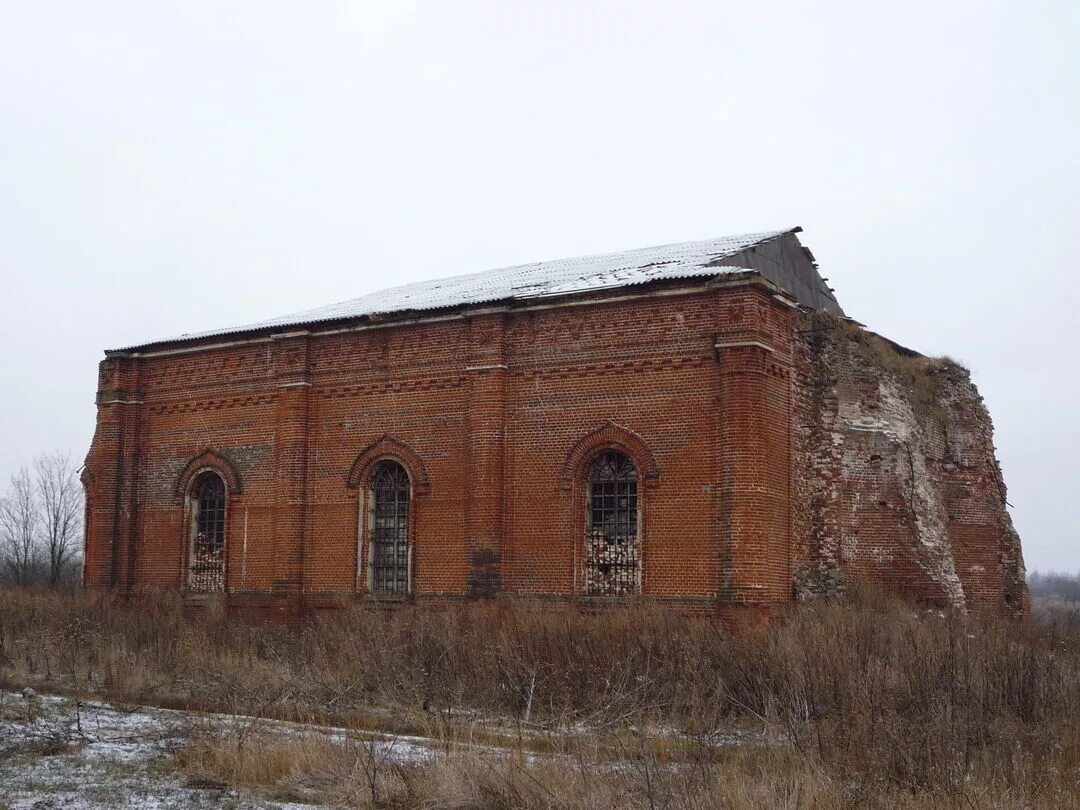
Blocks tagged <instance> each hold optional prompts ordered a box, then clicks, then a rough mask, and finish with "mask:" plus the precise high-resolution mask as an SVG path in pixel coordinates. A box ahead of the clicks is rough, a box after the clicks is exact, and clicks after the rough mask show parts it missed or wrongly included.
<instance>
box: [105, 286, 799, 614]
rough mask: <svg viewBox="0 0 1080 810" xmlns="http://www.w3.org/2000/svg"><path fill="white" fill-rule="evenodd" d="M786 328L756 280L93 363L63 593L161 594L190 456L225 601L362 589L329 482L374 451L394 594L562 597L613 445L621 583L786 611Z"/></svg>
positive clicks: (360, 512) (175, 575)
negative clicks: (394, 512) (224, 474)
mask: <svg viewBox="0 0 1080 810" xmlns="http://www.w3.org/2000/svg"><path fill="white" fill-rule="evenodd" d="M792 323H793V315H792V310H791V308H790V307H789V306H788V305H787V304H786V303H785V302H783V301H781V300H779V299H776V298H774V296H773V293H772V291H770V290H769V289H767V288H764V287H763V286H761V285H756V284H750V285H747V284H742V285H737V286H732V287H720V288H708V287H703V286H698V287H697V288H692V289H690V288H676V289H667V290H661V291H659V292H658V293H656V294H649V295H640V294H639V295H631V296H624V297H622V298H621V299H620V300H616V301H611V302H608V303H596V302H590V303H588V305H584V304H578V305H575V306H548V307H535V308H529V309H523V310H517V311H514V310H511V311H500V312H491V313H487V314H475V315H472V316H467V317H453V318H446V319H437V318H434V319H430V320H428V321H421V322H413V323H404V324H396V325H387V326H384V327H381V328H371V327H369V328H364V329H354V330H349V331H344V330H341V331H337V332H333V333H322V334H320V333H319V332H317V331H316V332H314V333H311V334H308V333H306V332H302V331H301V332H300V333H297V334H292V335H284V336H274V337H273V338H260V339H258V340H257V341H254V342H239V341H237V342H236V343H237V345H228V346H224V347H219V348H214V347H213V346H205V347H200V350H198V351H190V350H188V351H180V352H176V353H168V352H166V353H159V354H154V353H152V352H151V353H150V355H149V356H123V355H119V356H113V357H110V358H108V359H107V360H105V361H104V362H103V363H102V383H101V385H100V386H99V388H100V389H101V393H100V394H99V398H100V400H101V404H100V406H99V420H98V430H97V433H96V435H95V439H94V443H93V446H92V449H91V452H90V455H89V457H88V471H89V472H88V497H89V512H90V515H91V519H90V528H89V531H88V539H87V556H88V562H87V575H86V576H87V582H88V584H91V585H116V586H124V587H129V588H132V589H143V588H163V589H182V588H183V587H184V582H185V568H186V562H185V561H186V559H187V554H188V549H187V543H188V536H187V535H188V529H187V527H188V525H189V521H190V515H189V513H188V511H187V509H188V507H187V506H186V499H185V494H184V492H183V491H182V485H181V483H180V482H181V480H182V479H183V477H184V475H185V470H189V471H191V470H193V469H195V468H198V467H199V466H200V465H201V464H204V463H205V464H207V465H209V466H214V464H215V460H214V459H213V458H209V459H201V460H200V455H201V454H203V453H205V452H207V451H211V452H213V453H216V454H218V456H219V458H218V462H220V463H218V464H217V466H219V467H220V466H228V467H229V468H230V469H229V472H230V474H231V475H234V476H235V481H236V483H235V484H234V485H232V486H230V487H229V489H230V492H229V501H228V526H227V561H228V562H227V582H228V589H229V591H230V592H232V593H233V594H235V595H237V596H239V595H241V594H245V593H246V594H258V595H262V596H264V597H267V598H269V597H274V598H276V599H279V600H282V601H283V602H289V603H292V602H295V601H297V596H298V595H299V594H300V593H303V594H304V596H305V597H306V598H308V599H309V600H319V599H322V598H340V597H342V596H351V595H353V594H356V593H357V592H363V590H364V589H365V586H366V582H367V572H366V565H367V559H366V553H361V554H360V555H359V559H358V544H357V536H358V528H359V527H360V525H361V523H362V522H363V521H364V520H366V515H367V509H366V505H364V504H362V501H363V500H364V497H365V496H364V492H365V488H364V482H363V481H362V480H360V479H361V478H362V476H363V475H364V471H363V469H358V470H357V471H356V472H355V476H357V478H356V480H353V481H350V475H351V474H352V473H353V472H354V467H358V468H363V467H364V465H365V464H366V463H367V462H366V461H365V459H367V460H368V461H370V460H372V459H374V458H376V457H380V456H381V455H389V456H393V457H396V458H399V459H400V460H401V461H402V462H403V463H404V464H405V466H406V468H407V469H409V471H410V474H411V476H412V478H413V483H414V489H415V492H414V499H413V509H412V530H413V541H414V552H413V553H414V557H413V567H412V573H413V589H414V591H415V593H416V594H417V595H418V596H424V597H439V596H454V597H460V596H466V595H473V596H490V595H493V594H495V593H499V592H508V593H516V594H526V595H572V594H578V593H580V592H581V590H582V576H581V573H582V565H583V554H584V521H585V488H584V485H583V476H584V472H585V466H586V465H587V462H588V461H589V460H590V459H591V457H592V455H593V454H594V453H595V452H598V451H599V450H600V449H602V448H604V447H616V448H619V449H622V450H623V451H625V452H626V453H627V454H628V455H629V456H630V457H631V458H632V459H633V460H634V462H635V464H636V465H637V467H638V470H639V475H640V476H641V481H640V483H639V492H640V512H641V525H642V541H641V542H642V560H643V562H642V567H643V577H642V589H643V591H644V593H646V594H648V595H652V596H656V597H663V598H669V599H672V600H676V601H683V602H686V601H689V602H690V603H694V602H696V603H697V604H700V605H708V606H715V605H716V604H717V603H718V602H721V603H728V602H730V603H735V604H743V603H750V604H756V603H768V602H783V601H786V600H787V599H789V597H790V579H791V578H790V573H791V572H790V565H791V562H790V559H789V555H788V547H789V545H790V522H791V521H790V514H791V509H790V495H791V492H790V489H791V464H790V451H791V448H790V438H791V436H790V420H791V418H792V417H791V407H790V390H791V380H790V365H791V329H792ZM223 342H227V340H226V339H223ZM718 343H719V344H720V345H721V348H716V346H717V344H718ZM181 348H183V347H181ZM110 392H112V393H110ZM365 451H367V453H366V454H365ZM358 459H359V461H358ZM418 467H422V475H423V477H424V482H425V483H424V486H422V487H415V484H416V483H417V477H418V475H419V474H420V473H421V470H419V469H417V468H418Z"/></svg>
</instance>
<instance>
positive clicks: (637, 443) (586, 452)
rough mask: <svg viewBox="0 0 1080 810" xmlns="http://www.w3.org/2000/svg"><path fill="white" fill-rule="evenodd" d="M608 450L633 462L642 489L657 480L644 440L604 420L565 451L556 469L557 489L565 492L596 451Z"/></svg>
mask: <svg viewBox="0 0 1080 810" xmlns="http://www.w3.org/2000/svg"><path fill="white" fill-rule="evenodd" d="M609 449H611V450H619V451H621V452H623V453H625V454H626V455H627V456H628V457H629V458H630V460H631V461H633V462H634V466H635V467H637V470H638V475H639V476H640V477H641V479H642V480H643V481H644V483H645V486H646V488H648V489H652V488H653V487H655V486H656V484H657V483H659V481H660V467H659V465H657V463H656V456H654V455H653V452H652V450H650V449H649V446H648V445H647V444H645V440H644V439H642V438H641V437H640V436H638V435H637V434H636V433H634V432H633V431H631V430H627V429H626V428H624V427H623V426H622V425H617V424H615V423H614V422H611V421H608V422H605V423H604V424H602V425H601V426H600V427H598V428H597V429H596V430H594V431H592V432H591V433H588V434H586V435H585V436H582V437H581V438H580V439H579V440H578V441H577V443H576V444H575V445H574V446H573V448H572V449H571V450H570V452H569V454H567V456H566V461H564V462H563V466H562V470H561V471H560V472H559V489H561V490H563V491H569V490H570V489H571V488H572V487H573V485H574V481H575V479H577V478H578V477H579V476H580V475H581V471H582V469H583V468H584V466H585V465H586V464H587V463H588V462H590V461H592V459H593V457H595V456H596V455H597V454H598V453H600V452H601V451H603V450H609Z"/></svg>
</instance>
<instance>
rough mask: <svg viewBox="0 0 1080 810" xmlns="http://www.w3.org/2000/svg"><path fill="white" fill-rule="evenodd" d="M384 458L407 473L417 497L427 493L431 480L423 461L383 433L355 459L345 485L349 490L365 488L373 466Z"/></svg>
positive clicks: (409, 448) (412, 451)
mask: <svg viewBox="0 0 1080 810" xmlns="http://www.w3.org/2000/svg"><path fill="white" fill-rule="evenodd" d="M386 458H391V459H394V460H395V461H397V462H399V463H400V464H401V465H402V466H403V467H404V468H405V469H406V471H408V473H409V480H410V481H411V482H412V487H413V492H414V493H416V494H417V495H426V494H427V493H428V491H429V490H430V489H431V479H430V478H429V477H428V472H427V467H425V466H424V460H423V459H422V458H420V455H419V454H418V453H417V452H416V451H415V450H413V449H412V448H411V447H409V446H408V445H407V444H405V443H404V442H402V441H399V440H397V439H395V438H394V437H393V436H391V435H389V434H385V433H384V434H383V435H382V436H380V437H379V438H378V439H376V440H375V441H374V442H372V443H371V444H369V445H368V446H367V447H366V448H364V450H362V451H361V452H360V455H358V456H357V457H356V461H354V462H353V465H352V469H350V470H349V476H348V478H347V479H346V484H347V485H348V486H349V487H350V488H351V489H357V488H362V487H366V486H367V484H368V481H369V479H370V478H371V473H372V471H373V469H374V467H375V464H376V463H377V462H379V461H381V460H383V459H386Z"/></svg>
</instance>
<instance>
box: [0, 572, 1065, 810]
mask: <svg viewBox="0 0 1080 810" xmlns="http://www.w3.org/2000/svg"><path fill="white" fill-rule="evenodd" d="M26 686H30V687H33V688H34V689H36V690H38V691H40V692H58V693H63V694H67V695H74V696H86V697H91V696H92V697H96V698H98V699H104V700H108V701H111V702H113V703H114V704H140V705H156V706H167V707H177V708H184V709H189V710H195V711H199V712H219V713H226V714H229V715H243V718H242V719H239V720H236V721H235V722H231V723H229V724H227V725H225V726H222V725H221V724H217V725H214V726H211V725H209V724H207V725H206V726H205V727H200V726H199V725H198V724H196V725H195V726H194V728H193V732H192V734H191V736H190V740H189V741H188V743H187V744H185V745H184V746H182V747H181V748H180V749H179V750H177V751H176V752H175V753H174V755H173V759H172V765H171V767H173V768H175V769H176V770H177V771H178V772H180V773H182V774H186V775H187V778H188V779H189V780H190V781H191V782H192V783H193V784H199V783H200V780H201V781H202V782H205V783H206V784H226V783H227V784H229V785H235V786H240V787H243V788H248V789H250V790H252V791H255V795H262V796H265V797H269V798H275V799H278V800H292V801H303V802H314V803H321V804H325V805H344V806H355V807H388V808H443V807H447V808H567V809H571V808H637V807H640V808H686V809H690V808H706V807H708V808H712V807H731V808H744V807H747V808H748V807H790V808H836V807H881V808H885V807H888V808H896V807H899V808H908V807H910V808H915V807H919V808H922V807H941V808H953V807H956V808H960V807H965V808H967V807H970V808H975V807H1077V806H1080V620H1078V618H1077V616H1076V615H1075V614H1061V615H1060V616H1057V615H1055V614H1048V615H1044V616H1041V617H1040V619H1039V620H1038V621H1033V622H1029V623H1016V622H1012V621H1009V620H1005V619H998V618H994V617H975V616H967V617H965V616H959V615H950V614H941V613H937V612H925V611H920V610H917V609H915V608H912V607H910V606H908V605H905V604H903V603H900V602H896V601H893V600H890V599H887V598H884V597H881V596H874V595H866V594H864V595H862V596H860V597H858V598H857V599H855V600H854V603H852V604H845V605H840V604H834V605H825V604H822V605H817V606H807V607H803V608H801V609H800V610H799V611H798V612H797V613H795V614H794V615H793V616H792V617H791V618H789V619H788V620H787V621H785V622H783V623H781V624H778V625H777V626H775V627H773V628H771V629H769V630H767V631H764V632H762V633H760V634H759V635H756V636H744V637H733V636H730V635H728V634H725V633H724V632H723V631H722V630H721V629H720V628H719V627H718V626H716V625H715V624H714V623H711V622H709V621H706V620H702V619H695V618H692V617H687V616H685V615H681V614H678V613H673V612H667V611H664V610H661V609H659V608H656V607H650V606H645V605H643V606H640V607H632V608H625V609H623V608H620V609H613V610H610V611H604V612H601V613H598V614H594V615H582V614H580V613H578V612H576V611H573V610H569V609H566V610H553V609H550V608H545V609H538V608H528V607H522V606H517V605H511V604H501V603H498V604H494V605H486V606H462V607H454V608H443V609H420V608H404V609H397V610H393V611H383V610H377V609H365V608H362V607H356V608H354V609H351V610H349V611H346V612H343V613H341V614H340V615H335V616H331V617H327V618H325V619H322V620H320V621H317V622H313V623H311V624H307V625H305V626H303V627H302V628H291V629H290V628H284V627H277V626H253V625H242V624H235V623H230V622H228V621H226V619H225V617H224V616H223V615H222V614H221V612H220V611H215V610H208V611H206V612H205V613H203V614H201V615H199V616H194V617H192V616H188V617H185V615H184V612H183V610H182V607H181V604H180V602H179V601H178V600H175V599H171V598H167V597H160V598H154V599H149V598H147V599H139V600H133V601H128V602H124V601H120V600H118V599H115V598H110V597H106V596H103V595H88V594H74V595H61V594H50V593H45V592H32V591H19V590H7V591H3V592H0V687H2V688H4V689H8V690H15V689H21V688H23V687H26ZM280 720H288V721H294V723H293V724H289V725H288V728H289V729H290V730H289V732H288V733H283V731H282V728H283V726H284V725H285V724H282V723H279V722H275V721H280ZM297 723H300V724H310V725H300V724H297ZM326 726H333V727H334V728H333V729H327V728H326ZM418 740H419V741H421V742H422V745H418V744H417V741H418ZM406 751H408V752H409V753H408V754H404V753H403V752H406ZM417 751H421V752H422V753H421V754H417V753H416V752H417Z"/></svg>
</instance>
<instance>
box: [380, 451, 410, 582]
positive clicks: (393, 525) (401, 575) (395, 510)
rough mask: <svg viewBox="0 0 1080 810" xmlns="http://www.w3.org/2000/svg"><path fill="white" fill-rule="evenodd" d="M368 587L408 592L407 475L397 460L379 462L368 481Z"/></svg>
mask: <svg viewBox="0 0 1080 810" xmlns="http://www.w3.org/2000/svg"><path fill="white" fill-rule="evenodd" d="M371 488H372V493H373V500H374V503H373V508H372V516H371V590H372V591H373V592H375V593H381V594H407V593H408V592H409V498H410V486H409V474H408V473H407V472H405V468H404V467H402V466H401V465H400V464H398V463H397V462H396V461H382V462H380V463H379V465H378V466H377V467H376V468H375V475H374V477H373V479H372V483H371Z"/></svg>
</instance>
